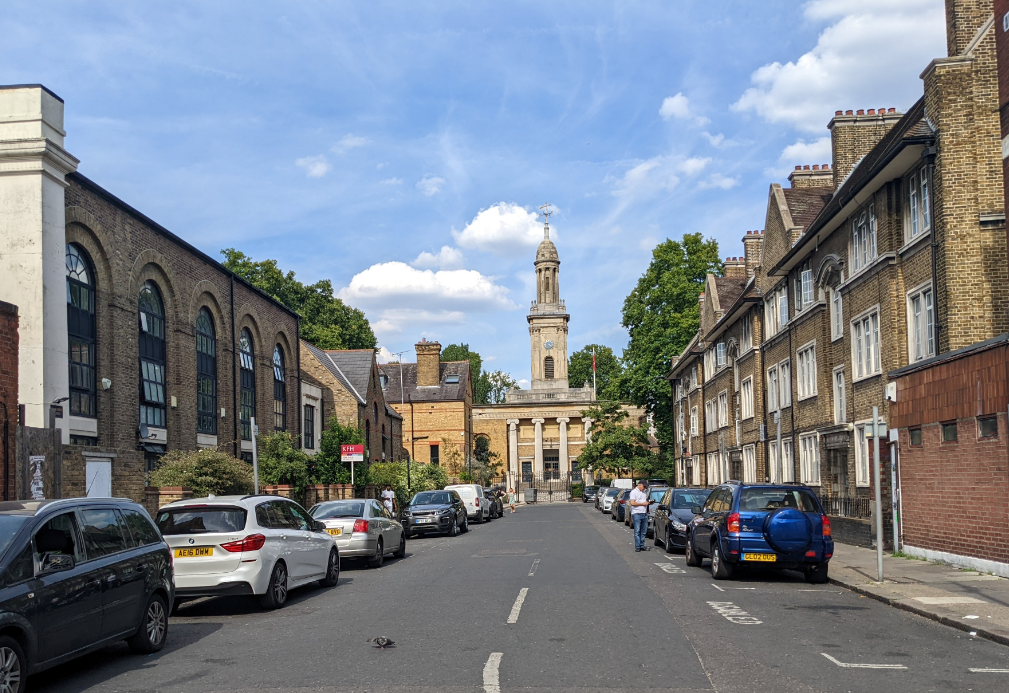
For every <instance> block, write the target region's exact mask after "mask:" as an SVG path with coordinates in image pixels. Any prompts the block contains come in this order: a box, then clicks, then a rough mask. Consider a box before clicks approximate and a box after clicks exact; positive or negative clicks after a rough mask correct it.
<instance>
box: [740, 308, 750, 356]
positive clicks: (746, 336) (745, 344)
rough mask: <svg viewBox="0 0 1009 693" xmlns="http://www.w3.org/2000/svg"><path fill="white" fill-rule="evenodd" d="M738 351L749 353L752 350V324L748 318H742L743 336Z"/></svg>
mask: <svg viewBox="0 0 1009 693" xmlns="http://www.w3.org/2000/svg"><path fill="white" fill-rule="evenodd" d="M740 342H741V346H740V351H741V352H742V351H749V350H750V349H752V348H753V323H752V322H751V321H750V316H746V317H745V318H743V334H742V336H741V338H740Z"/></svg>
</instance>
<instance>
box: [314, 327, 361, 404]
mask: <svg viewBox="0 0 1009 693" xmlns="http://www.w3.org/2000/svg"><path fill="white" fill-rule="evenodd" d="M301 343H302V344H304V345H305V346H306V347H308V350H309V351H310V352H312V355H313V356H315V358H317V359H319V363H321V364H322V365H323V366H325V367H326V369H327V370H328V371H329V372H330V373H332V374H333V376H334V377H335V378H336V379H337V380H338V381H339V383H340V384H341V385H343V388H344V389H345V390H346V391H347V392H349V393H350V394H352V395H354V398H355V399H357V401H358V402H360V403H361V404H367V402H366V401H365V397H367V396H368V388H367V387H365V388H364V390H363V394H362V392H361V391H359V390H358V389H357V388H355V387H354V385H353V384H352V383H351V380H350V378H348V377H347V375H346V374H345V373H344V372H343V370H342V369H341V368H340V367H339V366H338V365H337V363H336V359H333V358H330V352H326V351H323V350H322V349H320V348H319V347H317V346H315V345H314V344H309V343H308V342H306V341H304V340H302V342H301ZM333 353H336V352H333ZM366 382H367V381H366Z"/></svg>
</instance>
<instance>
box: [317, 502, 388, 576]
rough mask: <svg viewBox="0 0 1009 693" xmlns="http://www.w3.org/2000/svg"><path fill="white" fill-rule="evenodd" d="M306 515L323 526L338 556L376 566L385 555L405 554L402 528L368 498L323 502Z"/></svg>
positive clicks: (378, 566) (380, 505)
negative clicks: (365, 559)
mask: <svg viewBox="0 0 1009 693" xmlns="http://www.w3.org/2000/svg"><path fill="white" fill-rule="evenodd" d="M308 512H309V514H310V515H311V516H312V517H313V518H315V519H316V520H318V521H319V522H321V523H322V524H324V525H325V526H326V531H327V532H329V533H330V534H331V535H332V536H333V538H334V539H335V540H336V545H337V546H338V547H339V549H340V558H341V559H343V558H355V557H356V558H367V559H368V565H369V566H371V567H372V568H380V567H381V566H382V563H383V562H384V561H385V556H386V554H389V553H391V554H392V555H393V556H395V557H396V558H403V557H404V556H406V531H405V530H404V529H403V525H401V524H400V523H399V522H398V521H397V520H396V519H395V518H394V517H393V516H392V515H391V514H390V513H389V511H388V510H386V508H385V506H384V505H382V504H381V503H379V502H378V501H375V500H371V499H370V498H355V499H352V500H338V501H327V502H325V503H319V504H318V505H313V506H312V509H311V510H309V511H308Z"/></svg>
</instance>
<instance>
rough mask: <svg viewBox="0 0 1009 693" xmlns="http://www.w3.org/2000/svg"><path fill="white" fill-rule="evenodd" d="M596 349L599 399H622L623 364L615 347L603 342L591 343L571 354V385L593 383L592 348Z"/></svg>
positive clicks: (569, 372) (569, 381) (577, 385)
mask: <svg viewBox="0 0 1009 693" xmlns="http://www.w3.org/2000/svg"><path fill="white" fill-rule="evenodd" d="M593 349H595V350H596V394H597V398H598V399H614V400H616V399H621V397H620V376H621V374H622V373H623V366H621V365H620V359H618V358H617V357H616V355H615V354H614V353H613V349H610V348H609V347H608V346H604V345H602V344H589V345H588V346H586V347H585V348H584V349H581V350H580V351H576V352H575V353H573V354H571V358H570V359H568V383H570V385H571V387H581V386H582V385H584V384H585V383H588V384H589V385H590V386H591V385H592V350H593Z"/></svg>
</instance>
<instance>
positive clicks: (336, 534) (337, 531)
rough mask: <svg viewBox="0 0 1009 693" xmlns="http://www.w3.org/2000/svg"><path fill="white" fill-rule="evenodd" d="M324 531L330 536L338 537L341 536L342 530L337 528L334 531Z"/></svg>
mask: <svg viewBox="0 0 1009 693" xmlns="http://www.w3.org/2000/svg"><path fill="white" fill-rule="evenodd" d="M326 531H327V532H329V533H330V534H332V535H333V536H334V537H338V536H340V535H341V534H343V530H342V529H341V528H339V527H337V528H335V529H327V530H326Z"/></svg>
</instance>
